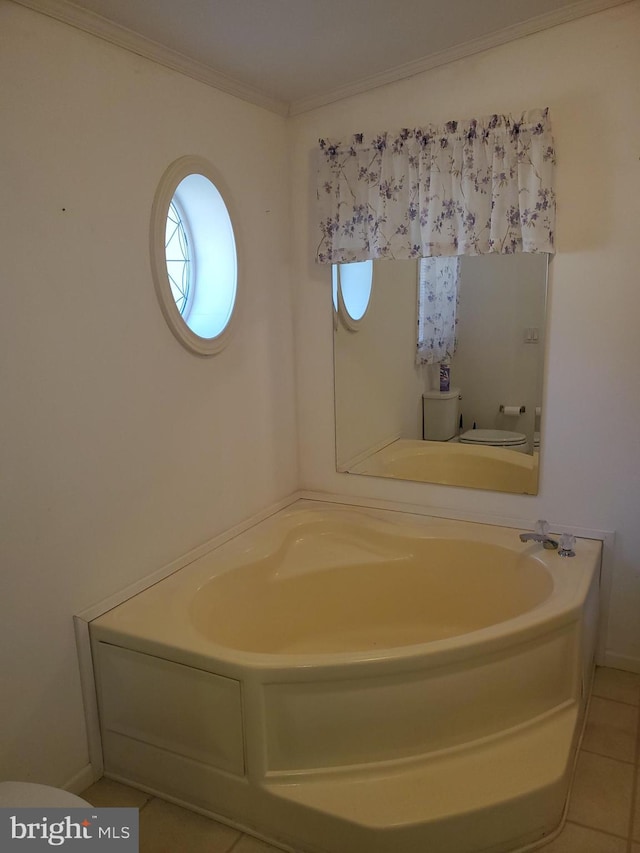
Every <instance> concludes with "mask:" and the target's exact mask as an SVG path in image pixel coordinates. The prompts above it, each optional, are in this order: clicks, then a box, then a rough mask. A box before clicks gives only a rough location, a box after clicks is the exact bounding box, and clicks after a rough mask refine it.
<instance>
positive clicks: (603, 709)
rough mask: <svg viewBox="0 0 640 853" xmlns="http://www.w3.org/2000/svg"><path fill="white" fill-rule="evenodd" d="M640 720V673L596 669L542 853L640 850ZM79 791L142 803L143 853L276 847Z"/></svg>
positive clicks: (93, 799)
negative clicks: (554, 824) (563, 806)
mask: <svg viewBox="0 0 640 853" xmlns="http://www.w3.org/2000/svg"><path fill="white" fill-rule="evenodd" d="M639 721H640V675H635V674H633V673H629V672H621V671H620V670H615V669H606V668H598V669H597V671H596V677H595V681H594V686H593V695H592V698H591V706H590V709H589V716H588V718H587V725H586V728H585V733H584V738H583V741H582V749H581V750H580V754H579V756H578V761H577V766H576V774H575V778H574V782H573V789H572V793H571V799H570V803H569V812H568V818H567V822H566V824H565V827H564V829H563V831H562V833H561V834H560V835H559V836H558V838H556V839H555V840H554V841H551V842H550V843H549V844H546V845H545V846H544V847H542V848H540V849H541V851H542V853H640V785H638V769H639V767H638V764H639V753H638V728H639ZM81 796H82V797H83V798H84V799H86V800H88V801H89V802H90V803H92V804H93V805H95V806H133V807H137V808H139V809H140V853H277V849H276V848H274V847H271V846H270V845H268V844H265V843H264V842H262V841H258V840H256V839H255V838H251V837H250V836H248V835H244V834H242V833H241V832H239V831H237V830H235V829H231V828H230V827H228V826H224V825H223V824H220V823H217V822H216V821H214V820H209V819H208V818H205V817H203V816H202V815H198V814H195V813H193V812H189V811H186V810H185V809H182V808H179V807H178V806H175V805H172V804H171V803H167V802H165V801H163V800H160V799H158V798H157V797H152V796H151V795H149V794H145V793H143V792H142V791H137V790H135V789H133V788H128V787H126V786H125V785H120V784H118V783H117V782H112V781H111V780H109V779H101V780H100V781H99V782H96V784H95V785H92V786H91V787H90V788H88V789H87V790H86V791H85V792H84V793H83V794H82V795H81ZM344 853H352V851H344ZM398 853H401V851H398ZM433 853H437V851H433Z"/></svg>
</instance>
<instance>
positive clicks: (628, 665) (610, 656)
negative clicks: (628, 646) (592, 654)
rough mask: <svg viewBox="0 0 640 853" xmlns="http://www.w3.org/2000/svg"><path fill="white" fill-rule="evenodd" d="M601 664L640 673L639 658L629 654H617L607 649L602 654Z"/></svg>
mask: <svg viewBox="0 0 640 853" xmlns="http://www.w3.org/2000/svg"><path fill="white" fill-rule="evenodd" d="M602 665H603V666H609V667H611V668H612V669H623V670H625V671H626V672H637V673H639V674H640V658H634V657H631V655H618V654H616V653H615V652H609V651H607V652H605V653H604V655H603V663H602Z"/></svg>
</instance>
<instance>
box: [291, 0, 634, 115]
mask: <svg viewBox="0 0 640 853" xmlns="http://www.w3.org/2000/svg"><path fill="white" fill-rule="evenodd" d="M630 2H635V0H579V2H577V3H573V4H571V5H570V6H565V7H564V8H563V9H556V10H554V11H553V12H547V13H545V14H543V15H537V16H536V17H535V18H530V19H529V20H528V21H523V22H522V23H520V24H512V25H511V26H508V27H504V28H503V29H500V30H496V31H495V32H493V33H489V34H488V35H486V36H481V37H480V38H477V39H472V40H471V41H467V42H464V43H463V44H457V45H454V46H453V47H450V48H447V49H445V50H441V51H438V52H437V53H432V54H430V55H429V56H425V57H422V58H421V59H416V60H414V61H412V62H407V63H405V64H403V65H397V66H395V67H393V68H390V69H389V70H388V71H382V72H381V73H379V74H372V75H370V76H369V77H364V78H362V79H361V80H359V81H357V82H355V83H351V84H348V85H346V86H340V87H338V88H336V89H332V90H331V91H330V92H325V93H323V94H319V95H312V96H311V97H309V98H301V99H299V100H297V101H292V102H291V104H290V105H289V115H290V116H295V115H300V113H306V112H310V111H311V110H315V109H318V107H324V106H327V105H328V104H332V103H335V102H336V101H341V100H343V98H349V97H351V96H352V95H360V94H362V93H364V92H369V91H371V90H372V89H377V88H378V87H380V86H386V85H387V84H389V83H397V82H398V81H400V80H405V79H406V78H408V77H413V76H415V75H416V74H421V73H422V72H424V71H429V70H431V69H432V68H438V67H439V66H441V65H447V64H448V63H450V62H455V61H456V60H458V59H465V58H466V57H468V56H473V55H474V54H476V53H482V51H485V50H489V49H490V48H492V47H499V46H500V45H503V44H507V43H508V42H510V41H515V40H516V39H520V38H524V37H525V36H530V35H534V34H535V33H539V32H541V31H542V30H548V29H551V28H552V27H556V26H558V25H559V24H566V23H569V22H570V21H575V20H577V19H578V18H584V17H586V16H587V15H593V14H595V13H597V12H603V11H605V10H606V9H611V8H612V7H614V6H622V5H625V4H627V3H630Z"/></svg>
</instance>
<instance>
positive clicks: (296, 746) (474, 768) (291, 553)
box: [90, 501, 600, 853]
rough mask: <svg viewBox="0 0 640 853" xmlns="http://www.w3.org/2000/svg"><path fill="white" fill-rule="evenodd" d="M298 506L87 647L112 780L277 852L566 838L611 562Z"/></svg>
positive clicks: (592, 554)
mask: <svg viewBox="0 0 640 853" xmlns="http://www.w3.org/2000/svg"><path fill="white" fill-rule="evenodd" d="M576 551H577V556H576V557H574V558H564V559H563V558H561V557H559V556H558V554H557V553H556V552H550V551H545V550H544V549H543V548H542V546H540V545H538V544H536V543H527V544H522V543H521V542H520V541H519V538H518V531H516V530H513V529H510V528H501V527H494V526H490V525H484V524H471V523H464V522H456V521H446V520H442V519H435V518H428V517H424V516H417V515H409V514H405V513H400V512H390V511H383V510H372V509H362V508H353V507H344V506H340V505H335V504H333V505H332V504H325V503H321V502H315V501H298V502H296V503H295V504H293V505H292V506H291V507H290V508H288V509H287V510H284V511H282V512H279V513H277V514H275V515H274V516H272V517H270V518H269V519H267V520H266V521H264V522H262V523H260V524H258V525H256V526H255V527H254V528H252V529H251V530H249V531H247V532H246V533H243V534H241V535H240V536H238V537H236V538H235V539H233V540H231V541H229V542H227V543H226V544H225V545H223V546H221V547H219V548H217V549H215V550H213V551H211V552H209V553H208V554H207V555H206V556H204V557H201V558H199V559H198V560H196V561H194V562H192V563H191V564H190V565H188V566H186V567H185V568H183V569H181V570H180V571H179V572H176V573H175V574H173V575H171V576H170V577H168V578H166V579H165V580H163V581H161V582H160V583H157V584H155V585H154V586H151V587H150V588H148V589H147V590H145V591H144V592H142V593H140V594H139V595H137V596H135V597H134V598H131V599H129V600H128V601H126V602H125V603H123V604H121V605H119V606H118V607H115V608H114V609H112V610H110V611H109V612H107V613H105V614H104V615H102V616H101V617H99V618H98V619H96V620H94V621H93V622H92V623H91V625H90V634H91V643H92V652H93V659H94V668H95V675H96V685H97V693H98V703H99V711H100V721H101V735H102V741H103V753H104V762H105V772H106V774H107V775H108V776H110V777H112V778H114V779H117V780H120V781H123V782H126V783H128V784H131V785H134V786H138V787H140V788H143V789H145V790H148V791H151V792H154V793H156V794H158V795H160V796H163V797H165V798H168V799H171V800H174V801H175V802H178V803H182V804H184V805H187V806H189V807H190V808H193V809H196V810H199V811H202V812H204V813H207V814H210V815H213V816H215V817H217V818H218V819H221V820H224V821H226V822H228V823H230V824H232V825H234V826H238V827H240V828H242V829H243V830H245V831H247V832H251V833H253V834H256V835H258V836H259V837H264V838H266V839H268V840H269V841H270V842H271V843H275V844H279V845H281V846H283V847H285V848H289V849H295V850H303V851H315V852H316V853H414V851H427V850H429V851H434V853H435V851H437V853H476V852H477V851H483V853H488V851H491V852H492V853H500V852H501V851H508V850H516V849H520V848H523V847H525V846H526V845H530V844H534V843H536V842H538V841H541V840H543V839H548V837H549V835H550V834H551V833H553V832H554V831H555V830H556V829H557V828H558V826H559V825H560V824H561V821H562V819H563V810H564V806H565V801H566V797H567V791H568V786H569V782H570V776H571V771H572V765H573V758H574V754H575V749H576V744H577V739H578V737H579V733H580V727H581V723H582V720H583V716H584V709H585V703H586V698H587V695H588V690H589V684H590V678H591V672H592V668H593V657H594V649H595V640H596V623H597V613H598V579H599V565H600V543H599V542H596V541H591V540H579V541H578V543H577V546H576Z"/></svg>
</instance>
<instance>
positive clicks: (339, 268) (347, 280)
mask: <svg viewBox="0 0 640 853" xmlns="http://www.w3.org/2000/svg"><path fill="white" fill-rule="evenodd" d="M331 276H332V285H333V287H332V290H333V308H334V311H336V312H337V314H338V316H339V317H340V319H341V320H342V322H343V323H344V325H345V327H346V328H347V329H349V330H350V331H352V332H355V331H357V329H358V328H359V326H360V323H361V322H362V320H363V319H364V316H365V314H366V313H367V310H368V308H369V303H370V302H371V290H372V287H373V261H358V262H356V263H351V264H333V266H332V268H331Z"/></svg>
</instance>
